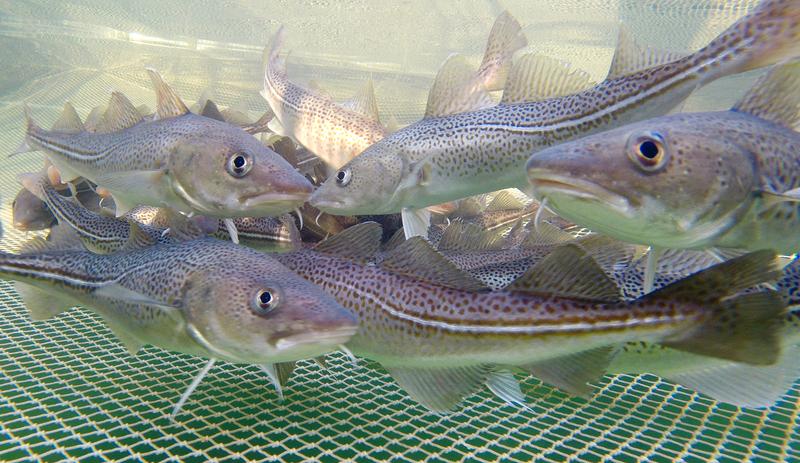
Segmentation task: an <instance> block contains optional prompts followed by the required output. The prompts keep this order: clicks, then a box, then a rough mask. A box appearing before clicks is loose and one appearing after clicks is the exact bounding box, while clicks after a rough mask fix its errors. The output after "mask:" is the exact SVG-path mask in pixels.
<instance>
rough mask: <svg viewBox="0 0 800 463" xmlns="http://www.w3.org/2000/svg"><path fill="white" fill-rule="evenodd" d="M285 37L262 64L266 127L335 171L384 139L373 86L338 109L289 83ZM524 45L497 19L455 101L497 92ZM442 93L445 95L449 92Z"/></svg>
mask: <svg viewBox="0 0 800 463" xmlns="http://www.w3.org/2000/svg"><path fill="white" fill-rule="evenodd" d="M285 36H286V32H285V30H284V29H283V27H281V28H280V29H279V30H278V32H277V33H276V34H275V36H274V37H273V39H272V44H271V46H270V49H269V52H268V54H267V55H266V59H265V61H266V67H265V70H264V89H263V91H262V92H261V95H262V96H263V97H264V99H265V100H267V103H268V104H269V106H270V108H271V109H272V111H273V112H274V113H275V116H276V120H275V121H273V123H272V124H270V127H271V128H272V129H273V131H275V132H276V133H278V134H281V135H286V136H290V137H292V138H293V139H295V140H297V142H298V143H300V144H301V145H303V146H304V147H306V148H307V149H308V150H310V151H311V152H313V153H314V154H316V155H317V156H319V157H320V158H321V159H322V160H323V161H324V162H325V164H326V165H327V166H328V167H329V168H331V169H332V170H333V171H335V170H336V169H339V168H340V167H342V166H343V165H344V164H345V163H347V162H348V161H350V160H351V159H353V157H355V156H356V155H357V154H359V153H361V152H362V151H364V150H365V149H366V148H367V147H369V146H370V145H372V144H373V143H375V142H377V141H379V140H381V139H382V138H383V137H385V136H386V134H387V130H386V128H384V126H383V125H381V122H380V119H379V117H378V105H377V102H376V101H375V92H374V89H373V85H372V80H369V81H368V82H367V84H366V85H365V86H364V88H362V89H361V90H360V91H359V92H358V94H356V96H355V97H354V98H353V99H352V100H350V101H348V102H346V103H344V104H337V103H336V102H334V101H333V100H332V99H331V98H330V97H328V96H327V95H325V94H324V93H323V92H321V91H319V90H315V89H307V88H303V87H301V86H299V85H297V84H295V83H293V82H291V81H289V79H288V78H287V76H286V64H285V62H284V60H283V58H281V57H280V51H281V48H282V47H283V44H284V42H285ZM526 44H527V41H526V40H525V38H524V37H522V35H521V29H520V26H519V23H518V22H517V21H516V20H515V19H514V18H513V17H512V16H511V15H510V14H508V13H507V12H505V13H503V14H502V15H500V16H499V17H498V19H497V21H496V22H495V25H494V27H493V29H492V32H491V34H490V37H489V41H488V43H487V47H486V53H485V55H484V58H483V62H482V64H481V68H480V69H479V71H478V72H477V73H476V74H475V75H474V76H473V78H472V79H470V80H462V81H459V88H458V95H457V98H469V95H470V94H471V93H472V91H473V88H474V87H475V86H478V85H480V86H482V85H486V86H487V87H491V89H498V88H502V85H503V82H504V81H505V76H506V74H507V72H508V67H509V65H510V59H511V55H513V53H514V52H515V51H516V50H518V49H520V48H522V47H524V46H525V45H526ZM462 60H463V57H460V58H458V62H459V64H461V63H462V62H463V61H462ZM446 90H447V91H448V92H450V88H447V89H446ZM275 122H279V124H275Z"/></svg>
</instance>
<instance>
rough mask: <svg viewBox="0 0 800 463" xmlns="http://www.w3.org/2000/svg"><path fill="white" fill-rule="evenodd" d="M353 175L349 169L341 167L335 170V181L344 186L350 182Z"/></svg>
mask: <svg viewBox="0 0 800 463" xmlns="http://www.w3.org/2000/svg"><path fill="white" fill-rule="evenodd" d="M352 176H353V174H352V172H351V171H350V169H342V170H340V171H339V172H336V183H337V184H339V185H340V186H345V185H347V184H348V183H350V179H351V177H352Z"/></svg>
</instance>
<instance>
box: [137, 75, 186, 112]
mask: <svg viewBox="0 0 800 463" xmlns="http://www.w3.org/2000/svg"><path fill="white" fill-rule="evenodd" d="M147 74H148V75H149V76H150V80H151V81H152V82H153V88H154V89H155V91H156V113H157V114H158V118H159V119H167V118H170V117H177V116H182V115H184V114H187V113H188V112H189V108H187V107H186V104H184V103H183V101H182V100H181V99H180V97H179V96H178V95H177V94H176V93H175V91H174V90H173V89H172V87H170V86H169V85H167V83H166V82H164V79H163V78H162V77H161V74H159V73H158V72H156V70H155V69H152V68H147Z"/></svg>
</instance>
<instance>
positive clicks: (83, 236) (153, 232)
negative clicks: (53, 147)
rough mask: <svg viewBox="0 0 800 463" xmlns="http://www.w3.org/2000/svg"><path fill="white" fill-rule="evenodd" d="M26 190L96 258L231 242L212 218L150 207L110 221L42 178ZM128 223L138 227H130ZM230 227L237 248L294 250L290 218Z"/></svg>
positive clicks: (243, 222) (241, 221)
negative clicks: (204, 240) (193, 242)
mask: <svg viewBox="0 0 800 463" xmlns="http://www.w3.org/2000/svg"><path fill="white" fill-rule="evenodd" d="M29 188H30V189H31V190H32V191H34V192H35V193H36V195H37V196H38V197H40V198H42V200H43V201H44V203H45V204H46V205H47V206H48V208H49V209H50V210H51V211H53V213H54V215H55V216H56V217H57V219H58V222H59V223H60V224H62V225H64V226H66V227H69V228H71V229H73V230H74V231H75V232H76V233H77V236H78V237H79V238H80V240H81V242H82V243H83V244H84V246H85V247H86V249H88V250H90V251H92V252H95V253H100V254H107V253H112V252H116V251H120V250H123V249H125V248H129V247H131V246H132V245H134V246H144V245H149V244H155V243H177V242H180V241H186V240H187V239H194V238H201V237H204V236H213V237H215V238H219V239H229V238H230V235H229V234H228V230H227V227H226V226H225V224H224V223H223V221H221V220H218V219H214V218H211V219H209V218H205V217H201V216H195V217H191V218H185V217H182V218H181V219H182V220H176V219H175V218H174V217H172V216H173V214H171V213H170V212H169V211H168V210H165V209H160V208H154V207H150V206H139V207H136V208H134V209H132V210H131V211H129V212H128V214H126V216H125V218H115V217H111V216H109V215H105V214H98V213H96V212H94V211H91V210H88V209H86V208H84V207H83V206H82V205H81V204H80V203H78V202H77V201H75V200H74V199H73V198H67V197H64V196H62V195H60V194H59V193H58V192H57V191H56V190H55V189H54V188H53V186H52V185H51V184H50V182H49V180H48V179H47V178H40V179H38V180H37V181H36V183H35V184H33V185H29ZM131 221H134V222H135V223H136V224H137V225H135V226H131ZM233 223H234V225H235V226H236V228H237V230H238V235H239V238H240V239H241V241H242V243H243V244H246V245H247V246H249V247H252V248H256V249H269V250H275V249H276V248H277V247H279V246H289V247H290V248H294V247H296V246H298V245H299V232H298V231H297V229H296V228H295V226H294V222H293V220H292V219H291V217H280V218H272V217H267V218H258V219H256V218H248V217H240V218H236V219H234V220H233ZM176 226H177V227H179V228H176Z"/></svg>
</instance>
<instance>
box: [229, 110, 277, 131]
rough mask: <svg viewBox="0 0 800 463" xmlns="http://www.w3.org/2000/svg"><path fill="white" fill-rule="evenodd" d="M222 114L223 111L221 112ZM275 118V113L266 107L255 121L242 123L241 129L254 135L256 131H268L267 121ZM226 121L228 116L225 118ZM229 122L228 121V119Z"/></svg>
mask: <svg viewBox="0 0 800 463" xmlns="http://www.w3.org/2000/svg"><path fill="white" fill-rule="evenodd" d="M223 116H224V113H223ZM274 118H275V113H273V112H272V110H271V109H267V111H266V112H264V115H262V116H261V117H259V118H258V120H257V121H255V122H253V123H252V124H245V125H242V126H241V127H242V130H244V131H245V132H247V133H249V134H250V135H255V134H257V133H262V132H268V131H269V123H270V121H272V119H274ZM225 120H226V121H228V118H227V117H226V118H225ZM228 122H230V121H228Z"/></svg>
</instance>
